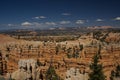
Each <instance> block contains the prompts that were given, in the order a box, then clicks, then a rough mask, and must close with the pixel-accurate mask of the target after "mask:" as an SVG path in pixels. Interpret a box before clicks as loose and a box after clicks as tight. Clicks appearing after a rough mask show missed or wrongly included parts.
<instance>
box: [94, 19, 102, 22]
mask: <svg viewBox="0 0 120 80" xmlns="http://www.w3.org/2000/svg"><path fill="white" fill-rule="evenodd" d="M96 21H98V22H101V21H104V20H103V19H97V20H96Z"/></svg>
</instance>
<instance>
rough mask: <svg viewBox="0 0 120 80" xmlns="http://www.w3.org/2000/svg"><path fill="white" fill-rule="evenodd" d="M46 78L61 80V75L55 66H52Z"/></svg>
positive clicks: (47, 79) (48, 79)
mask: <svg viewBox="0 0 120 80" xmlns="http://www.w3.org/2000/svg"><path fill="white" fill-rule="evenodd" d="M46 80H59V76H58V75H57V74H56V71H55V69H54V67H53V66H50V67H49V68H48V70H47V72H46Z"/></svg>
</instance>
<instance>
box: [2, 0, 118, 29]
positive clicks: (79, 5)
mask: <svg viewBox="0 0 120 80" xmlns="http://www.w3.org/2000/svg"><path fill="white" fill-rule="evenodd" d="M102 25H107V26H115V27H119V26H120V0H0V30H2V29H24V28H26V29H27V28H35V29H37V28H39V29H43V28H50V27H77V26H102Z"/></svg>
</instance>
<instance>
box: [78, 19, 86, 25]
mask: <svg viewBox="0 0 120 80" xmlns="http://www.w3.org/2000/svg"><path fill="white" fill-rule="evenodd" d="M85 22H86V21H85V20H77V21H76V24H84V23H85Z"/></svg>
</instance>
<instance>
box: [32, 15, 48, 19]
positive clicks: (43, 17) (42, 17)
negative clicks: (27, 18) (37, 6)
mask: <svg viewBox="0 0 120 80" xmlns="http://www.w3.org/2000/svg"><path fill="white" fill-rule="evenodd" d="M45 18H47V17H45V16H36V17H34V18H33V19H45Z"/></svg>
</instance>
